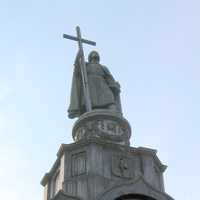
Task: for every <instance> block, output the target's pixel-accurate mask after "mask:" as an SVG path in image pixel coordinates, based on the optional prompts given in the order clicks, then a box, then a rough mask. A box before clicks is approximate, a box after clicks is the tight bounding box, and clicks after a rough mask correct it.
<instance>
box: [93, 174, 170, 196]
mask: <svg viewBox="0 0 200 200" xmlns="http://www.w3.org/2000/svg"><path fill="white" fill-rule="evenodd" d="M124 199H125V200H126V199H127V200H131V199H133V200H134V199H135V200H173V198H171V197H170V196H169V195H167V194H166V193H165V192H161V191H158V190H156V189H155V188H153V187H152V186H151V185H150V184H149V183H147V182H146V181H145V180H144V179H143V177H139V178H138V179H136V180H134V181H127V182H123V183H120V184H118V185H115V186H112V187H110V188H108V189H107V190H105V191H104V192H103V193H102V194H100V195H99V196H98V197H97V200H124Z"/></svg>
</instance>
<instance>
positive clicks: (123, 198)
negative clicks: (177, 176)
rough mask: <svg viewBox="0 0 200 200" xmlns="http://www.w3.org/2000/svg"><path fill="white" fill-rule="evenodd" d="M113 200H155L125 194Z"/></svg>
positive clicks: (139, 195)
mask: <svg viewBox="0 0 200 200" xmlns="http://www.w3.org/2000/svg"><path fill="white" fill-rule="evenodd" d="M114 200H156V199H154V198H152V197H149V196H146V195H141V194H126V195H122V196H120V197H117V198H116V199H114Z"/></svg>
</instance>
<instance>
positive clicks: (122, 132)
mask: <svg viewBox="0 0 200 200" xmlns="http://www.w3.org/2000/svg"><path fill="white" fill-rule="evenodd" d="M75 135H76V137H75V141H78V140H80V139H84V138H88V137H90V136H92V137H104V138H106V137H107V138H108V139H109V137H111V138H110V139H114V137H115V139H117V140H119V141H121V140H123V139H125V138H128V132H127V129H126V128H125V127H123V126H122V125H121V124H120V123H118V122H117V121H113V120H106V119H105V120H104V119H102V120H93V121H88V122H86V123H85V124H84V125H82V126H80V127H79V128H78V129H77V130H76V134H75Z"/></svg>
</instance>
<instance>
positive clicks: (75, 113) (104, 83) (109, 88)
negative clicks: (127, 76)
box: [63, 27, 122, 118]
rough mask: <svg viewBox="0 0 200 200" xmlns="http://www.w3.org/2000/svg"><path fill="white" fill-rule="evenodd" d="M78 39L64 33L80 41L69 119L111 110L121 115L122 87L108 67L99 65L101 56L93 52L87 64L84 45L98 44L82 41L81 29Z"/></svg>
mask: <svg viewBox="0 0 200 200" xmlns="http://www.w3.org/2000/svg"><path fill="white" fill-rule="evenodd" d="M76 30H77V37H74V36H70V35H66V34H64V35H63V37H64V38H67V39H71V40H75V41H78V46H79V49H78V53H77V56H76V59H75V63H74V73H73V79H72V89H71V98H70V105H69V109H68V116H69V118H75V117H80V116H81V115H82V114H84V113H86V112H91V111H93V110H99V109H104V110H109V111H112V112H118V113H122V110H121V102H120V85H119V83H118V82H117V81H115V79H114V77H113V76H112V75H111V73H110V71H109V70H108V68H107V67H106V66H103V65H101V64H100V55H99V53H98V52H96V51H92V52H91V53H90V54H89V56H88V62H85V58H84V51H83V46H82V43H86V44H90V45H96V43H95V42H93V41H90V40H86V39H82V37H81V32H80V28H79V27H77V28H76Z"/></svg>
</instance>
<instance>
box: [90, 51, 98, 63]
mask: <svg viewBox="0 0 200 200" xmlns="http://www.w3.org/2000/svg"><path fill="white" fill-rule="evenodd" d="M88 61H89V62H90V63H99V61H100V56H99V53H98V52H97V51H91V52H90V54H89V56H88Z"/></svg>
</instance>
